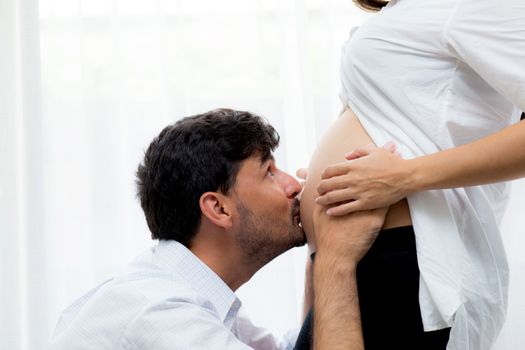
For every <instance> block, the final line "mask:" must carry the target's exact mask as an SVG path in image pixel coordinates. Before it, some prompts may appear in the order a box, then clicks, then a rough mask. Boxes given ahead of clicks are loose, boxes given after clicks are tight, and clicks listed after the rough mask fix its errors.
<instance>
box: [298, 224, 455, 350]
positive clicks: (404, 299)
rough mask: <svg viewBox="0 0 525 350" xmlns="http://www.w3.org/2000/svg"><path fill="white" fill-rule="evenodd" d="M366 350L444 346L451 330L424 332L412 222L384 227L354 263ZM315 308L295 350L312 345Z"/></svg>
mask: <svg viewBox="0 0 525 350" xmlns="http://www.w3.org/2000/svg"><path fill="white" fill-rule="evenodd" d="M357 288H358V293H359V307H360V309H361V322H362V326H363V337H364V342H365V349H366V350H410V349H414V350H416V349H417V350H444V349H445V348H446V345H447V342H448V337H449V333H450V329H449V328H447V329H442V330H438V331H434V332H424V331H423V323H422V321H421V313H420V310H419V296H418V295H419V268H418V265H417V255H416V242H415V237H414V231H413V228H412V226H407V227H398V228H393V229H388V230H383V231H381V232H380V233H379V236H378V238H377V240H376V241H375V242H374V244H373V245H372V247H371V248H370V250H369V251H368V253H367V254H366V255H365V256H364V257H363V259H362V260H361V262H360V263H359V264H358V266H357ZM312 325H313V312H312V310H310V312H309V313H308V316H307V318H306V320H305V322H304V324H303V327H302V328H301V332H300V334H299V338H298V339H297V344H296V345H295V349H296V350H307V349H310V345H311V338H312Z"/></svg>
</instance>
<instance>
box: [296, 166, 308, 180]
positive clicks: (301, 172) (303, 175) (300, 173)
mask: <svg viewBox="0 0 525 350" xmlns="http://www.w3.org/2000/svg"><path fill="white" fill-rule="evenodd" d="M295 176H297V177H298V178H299V179H302V180H305V179H306V177H307V176H308V169H307V168H299V169H297V171H296V172H295Z"/></svg>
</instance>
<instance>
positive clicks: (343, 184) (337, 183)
mask: <svg viewBox="0 0 525 350" xmlns="http://www.w3.org/2000/svg"><path fill="white" fill-rule="evenodd" d="M345 175H346V173H345ZM350 185H351V183H350V182H349V181H348V180H347V179H346V178H345V177H344V176H334V177H331V178H329V179H324V180H321V181H320V182H319V185H317V193H319V195H320V196H322V195H324V194H325V193H327V192H331V191H335V190H341V189H347V188H348V187H350Z"/></svg>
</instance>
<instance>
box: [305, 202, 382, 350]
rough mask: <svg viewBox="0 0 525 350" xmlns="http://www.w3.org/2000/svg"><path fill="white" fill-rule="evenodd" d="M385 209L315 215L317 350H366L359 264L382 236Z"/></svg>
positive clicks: (315, 322)
mask: <svg viewBox="0 0 525 350" xmlns="http://www.w3.org/2000/svg"><path fill="white" fill-rule="evenodd" d="M386 211H387V210H386V209H377V210H372V211H364V212H357V213H353V214H350V215H347V216H343V217H329V216H327V215H326V214H325V210H324V209H322V208H321V207H320V206H317V208H316V212H315V213H314V226H315V231H316V232H315V235H316V239H317V244H318V246H317V252H316V257H315V267H314V295H315V296H314V310H315V312H314V335H313V339H314V341H313V344H314V349H315V350H328V349H329V350H337V349H345V350H348V349H353V350H357V349H364V343H363V334H362V329H361V315H360V311H359V297H358V293H357V283H356V269H357V263H358V262H359V261H360V260H361V258H362V257H363V256H364V255H365V254H366V252H367V251H368V249H370V247H371V246H372V243H373V242H374V240H375V239H376V237H377V234H378V233H379V231H380V229H381V227H382V225H383V222H384V219H385V215H386Z"/></svg>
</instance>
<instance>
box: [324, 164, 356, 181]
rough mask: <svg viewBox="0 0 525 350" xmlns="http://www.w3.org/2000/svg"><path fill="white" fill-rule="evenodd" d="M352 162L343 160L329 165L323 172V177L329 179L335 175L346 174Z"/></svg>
mask: <svg viewBox="0 0 525 350" xmlns="http://www.w3.org/2000/svg"><path fill="white" fill-rule="evenodd" d="M350 167H351V165H350V163H349V162H343V163H337V164H332V165H330V166H328V167H327V168H326V169H325V170H324V171H323V173H322V174H321V179H329V178H331V177H334V176H339V175H344V174H346V173H348V171H350Z"/></svg>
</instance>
